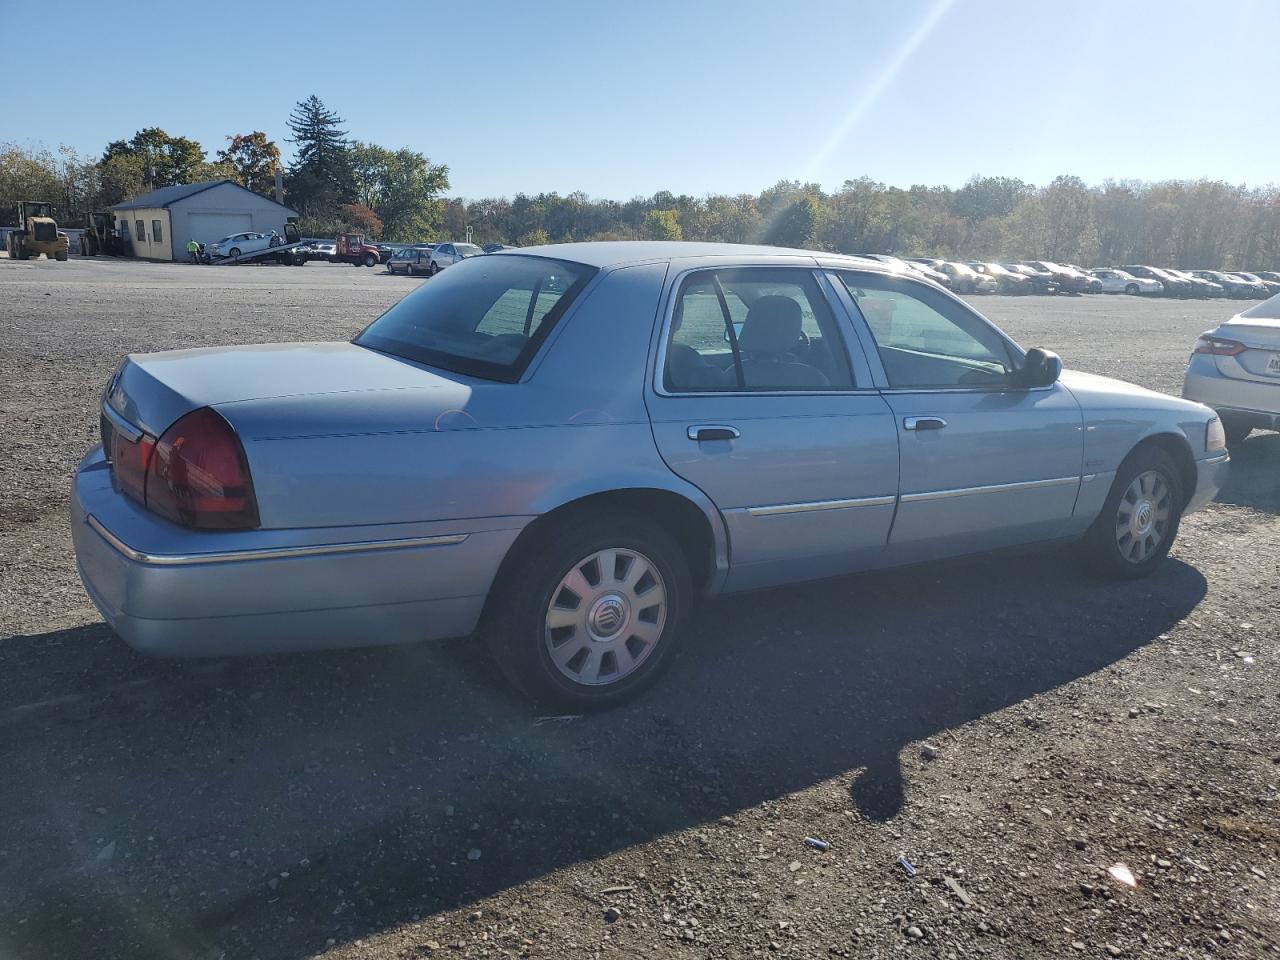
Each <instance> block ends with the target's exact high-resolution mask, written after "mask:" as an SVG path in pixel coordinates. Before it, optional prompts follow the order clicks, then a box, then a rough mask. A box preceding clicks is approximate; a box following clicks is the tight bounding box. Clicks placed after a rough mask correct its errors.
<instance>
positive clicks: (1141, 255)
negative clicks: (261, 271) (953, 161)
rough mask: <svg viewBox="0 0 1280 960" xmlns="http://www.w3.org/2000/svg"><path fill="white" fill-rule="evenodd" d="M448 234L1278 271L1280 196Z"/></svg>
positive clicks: (485, 225) (629, 213)
mask: <svg viewBox="0 0 1280 960" xmlns="http://www.w3.org/2000/svg"><path fill="white" fill-rule="evenodd" d="M444 223H445V233H446V234H447V235H450V236H454V237H460V236H461V235H462V233H463V231H464V230H465V229H466V228H467V227H470V228H471V230H472V234H473V237H474V239H475V240H476V241H477V242H479V243H488V242H503V243H518V244H521V245H526V244H531V243H540V242H556V243H558V242H562V241H568V240H588V239H610V240H633V239H657V240H681V239H683V240H719V241H727V242H731V243H768V244H776V245H779V246H789V247H804V248H810V249H822V250H833V251H837V252H840V253H893V254H898V255H901V256H936V257H943V258H946V259H994V260H1014V259H1044V260H1055V261H1060V262H1066V263H1079V264H1087V265H1098V264H1124V263H1147V264H1158V265H1165V266H1180V267H1205V268H1215V267H1225V268H1235V269H1248V268H1250V267H1252V268H1255V269H1274V268H1277V267H1280V189H1277V188H1274V187H1269V188H1264V189H1251V188H1248V187H1245V186H1237V185H1231V184H1227V183H1222V182H1220V181H1213V180H1195V181H1188V180H1171V181H1165V182H1161V183H1146V182H1139V181H1130V180H1125V181H1107V182H1105V183H1102V184H1100V185H1094V186H1091V185H1089V184H1086V183H1084V182H1083V181H1082V180H1081V179H1080V178H1078V177H1069V176H1063V177H1058V178H1057V179H1056V180H1054V181H1053V182H1052V183H1050V184H1048V185H1047V186H1043V187H1036V186H1033V185H1032V184H1029V183H1025V182H1023V181H1022V180H1016V179H1011V178H1008V177H974V178H972V179H971V180H969V182H968V183H966V184H965V185H964V186H962V187H959V188H956V189H953V188H950V187H929V186H913V187H909V188H906V189H903V188H900V187H893V186H888V185H886V184H883V183H878V182H876V181H874V180H871V179H868V178H865V177H864V178H861V179H858V180H846V181H845V183H844V185H843V186H842V187H841V188H840V189H839V190H837V191H835V192H830V193H829V192H826V191H824V190H823V189H822V188H821V187H820V186H819V185H817V184H812V183H809V184H804V183H797V182H785V181H784V182H781V183H778V184H776V185H775V186H773V187H770V188H769V189H767V190H765V191H764V192H762V193H760V194H759V195H752V194H740V195H737V196H723V195H712V196H706V197H691V196H675V195H673V194H671V193H667V192H660V193H657V194H654V195H653V196H652V197H648V198H640V197H637V198H635V199H632V200H628V201H626V202H623V203H619V202H616V201H612V200H593V199H591V198H590V197H588V196H586V195H585V194H582V193H572V194H569V195H568V196H559V195H557V194H554V193H544V194H539V195H537V196H527V195H524V194H517V195H516V196H515V197H514V198H513V199H511V200H507V199H501V198H500V199H485V200H478V201H474V202H470V203H464V202H463V201H460V200H450V201H448V202H447V203H446V204H445V210H444Z"/></svg>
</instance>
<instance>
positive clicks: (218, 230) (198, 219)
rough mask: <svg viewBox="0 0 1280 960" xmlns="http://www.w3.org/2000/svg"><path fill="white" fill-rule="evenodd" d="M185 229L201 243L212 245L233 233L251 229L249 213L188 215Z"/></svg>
mask: <svg viewBox="0 0 1280 960" xmlns="http://www.w3.org/2000/svg"><path fill="white" fill-rule="evenodd" d="M187 229H189V230H190V231H191V236H192V237H193V238H194V239H196V240H199V241H200V242H201V243H213V242H214V241H216V240H221V239H222V238H223V237H228V236H230V235H231V234H233V233H240V232H241V231H243V230H252V229H253V214H250V213H189V214H187Z"/></svg>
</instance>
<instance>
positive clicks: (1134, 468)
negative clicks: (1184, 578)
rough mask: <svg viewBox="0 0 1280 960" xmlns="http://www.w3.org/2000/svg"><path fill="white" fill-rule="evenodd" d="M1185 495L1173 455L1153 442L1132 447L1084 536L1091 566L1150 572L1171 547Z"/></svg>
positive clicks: (1117, 572) (1106, 572)
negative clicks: (1151, 444) (1137, 447)
mask: <svg viewBox="0 0 1280 960" xmlns="http://www.w3.org/2000/svg"><path fill="white" fill-rule="evenodd" d="M1185 503H1186V496H1185V494H1184V492H1183V489H1182V479H1181V477H1180V475H1179V473H1178V468H1177V465H1176V464H1175V463H1174V462H1173V460H1172V458H1171V457H1170V456H1169V455H1168V454H1167V453H1165V452H1164V451H1163V450H1160V449H1158V448H1155V447H1147V448H1144V449H1139V450H1137V451H1135V452H1134V453H1131V454H1130V455H1129V457H1128V458H1127V459H1126V460H1125V461H1124V463H1123V464H1121V466H1120V469H1119V470H1118V471H1117V472H1116V478H1115V481H1114V482H1113V483H1112V485H1111V492H1110V493H1109V494H1107V501H1106V503H1105V504H1104V505H1103V507H1102V512H1101V513H1100V514H1098V518H1097V520H1095V521H1094V522H1093V526H1092V527H1090V528H1089V532H1088V533H1087V534H1086V535H1085V539H1084V542H1083V545H1082V546H1083V549H1084V556H1085V560H1086V562H1087V563H1088V565H1089V567H1090V569H1092V570H1094V571H1096V572H1098V573H1100V574H1102V575H1103V576H1108V577H1112V578H1116V579H1122V580H1133V579H1137V578H1139V577H1145V576H1147V575H1148V574H1150V573H1151V572H1152V571H1153V570H1155V568H1156V567H1158V566H1159V565H1160V563H1161V562H1162V561H1163V560H1164V558H1165V557H1166V556H1167V555H1168V553H1169V548H1170V547H1172V546H1173V541H1174V538H1175V537H1177V535H1178V524H1179V522H1180V521H1181V519H1182V508H1183V505H1184V504H1185Z"/></svg>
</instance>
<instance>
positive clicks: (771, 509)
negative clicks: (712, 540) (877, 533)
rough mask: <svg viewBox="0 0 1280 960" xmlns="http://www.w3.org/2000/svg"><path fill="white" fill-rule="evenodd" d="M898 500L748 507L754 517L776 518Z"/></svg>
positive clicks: (858, 500)
mask: <svg viewBox="0 0 1280 960" xmlns="http://www.w3.org/2000/svg"><path fill="white" fill-rule="evenodd" d="M897 499H898V498H897V497H895V496H883V497H856V498H854V499H852V500H809V501H806V502H804V503H774V504H770V505H768V506H763V507H747V514H748V515H750V516H753V517H774V516H778V515H779V514H784V513H809V512H811V511H814V510H843V509H844V508H845V507H885V506H888V505H889V504H891V503H893V502H894V501H895V500H897Z"/></svg>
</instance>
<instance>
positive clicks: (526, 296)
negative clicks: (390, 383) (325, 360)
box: [355, 254, 595, 381]
mask: <svg viewBox="0 0 1280 960" xmlns="http://www.w3.org/2000/svg"><path fill="white" fill-rule="evenodd" d="M594 273H595V270H594V269H593V268H591V267H587V266H583V265H582V264H578V263H567V262H565V261H563V260H552V259H549V258H547V257H530V256H524V255H512V254H499V255H496V256H484V257H470V258H468V259H466V260H463V261H461V262H459V263H457V264H455V265H454V266H452V267H450V268H449V269H448V270H445V271H443V272H442V273H440V274H438V275H436V276H435V277H432V278H431V279H430V280H427V281H426V282H425V283H423V284H422V285H421V286H419V287H418V289H417V290H415V291H414V292H413V293H411V294H409V296H407V297H405V298H404V299H403V300H401V301H400V302H399V303H397V304H396V305H395V306H393V307H392V308H391V309H390V310H388V311H387V312H386V313H384V314H383V315H382V316H380V317H379V318H378V319H377V320H375V321H373V323H371V324H370V325H369V326H368V327H366V328H365V330H364V332H363V333H361V334H360V335H359V336H358V337H356V339H355V342H356V343H357V344H359V345H360V346H362V347H370V348H371V349H374V350H380V351H382V352H383V353H390V354H394V355H396V356H400V357H405V358H406V359H409V360H417V361H418V362H420V363H428V364H431V365H432V366H433V367H441V368H442V369H445V370H451V371H453V372H455V373H464V374H469V375H471V376H477V377H485V378H487V379H490V380H505V381H514V380H518V379H519V378H520V375H521V374H522V373H523V372H524V368H525V367H526V366H528V364H529V361H530V360H531V359H532V358H533V354H534V353H535V352H536V351H537V349H538V345H539V344H540V343H541V342H542V341H543V340H544V339H546V336H547V333H548V332H550V330H551V328H552V327H553V326H554V325H555V323H556V321H557V320H559V319H560V317H561V316H562V315H563V314H564V312H565V310H567V309H568V307H569V304H570V303H571V302H572V301H573V299H574V297H576V296H577V295H578V293H579V292H580V291H581V290H582V288H583V287H584V286H586V284H587V281H588V280H590V279H591V277H592V275H593V274H594Z"/></svg>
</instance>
